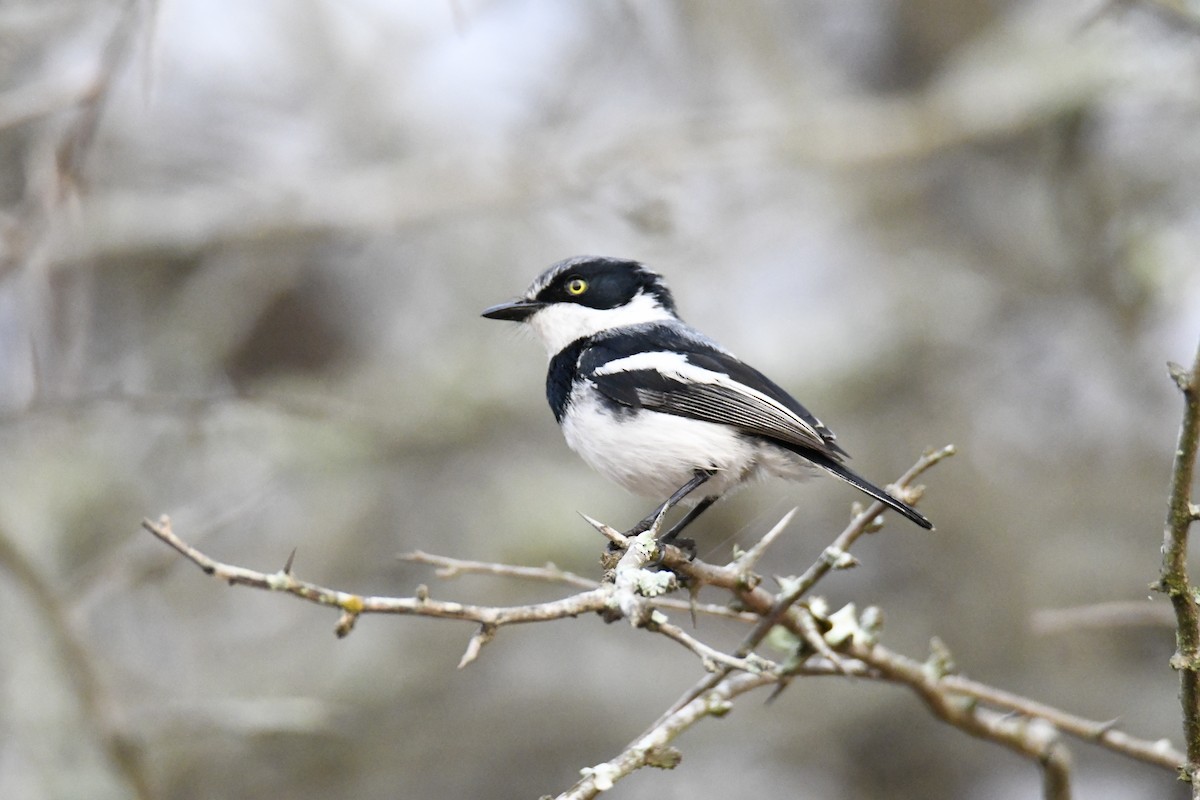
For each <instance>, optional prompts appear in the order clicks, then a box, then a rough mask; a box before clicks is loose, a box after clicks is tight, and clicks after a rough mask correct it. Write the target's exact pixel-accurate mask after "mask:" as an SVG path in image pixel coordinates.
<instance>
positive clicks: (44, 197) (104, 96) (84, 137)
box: [0, 0, 142, 276]
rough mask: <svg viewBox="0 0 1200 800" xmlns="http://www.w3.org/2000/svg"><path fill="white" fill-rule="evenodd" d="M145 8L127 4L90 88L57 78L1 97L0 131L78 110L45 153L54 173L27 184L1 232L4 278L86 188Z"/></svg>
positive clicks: (135, 1)
mask: <svg viewBox="0 0 1200 800" xmlns="http://www.w3.org/2000/svg"><path fill="white" fill-rule="evenodd" d="M141 5H142V2H141V0H126V2H125V6H124V8H123V9H122V10H121V12H120V15H119V17H118V19H117V22H116V24H115V25H114V26H113V29H112V31H111V32H110V33H109V35H108V38H107V40H106V41H105V43H104V47H103V49H102V50H101V52H100V54H99V57H98V59H97V62H96V68H95V72H94V73H93V75H92V77H91V79H90V80H88V81H87V82H86V83H83V84H79V85H70V86H64V85H62V83H61V82H60V81H58V79H57V78H54V79H48V80H47V81H45V82H42V83H35V84H32V85H29V86H26V87H23V88H22V89H17V90H10V91H9V92H8V93H6V94H5V95H4V96H3V97H0V127H4V126H10V125H16V124H19V123H22V122H25V121H27V120H30V119H34V118H37V117H40V116H43V115H48V114H51V113H54V112H56V111H59V110H64V109H67V108H70V107H71V106H75V107H76V112H75V116H74V118H73V119H71V121H70V122H69V123H68V124H67V125H66V127H65V129H64V130H62V132H61V134H59V133H58V132H57V130H55V131H54V134H55V135H57V136H58V138H57V140H55V141H50V142H46V143H45V145H44V147H45V150H47V151H48V152H52V153H53V160H54V163H53V170H52V171H49V170H46V171H42V172H38V173H36V174H35V175H32V176H30V177H29V178H28V179H27V180H26V182H25V192H24V196H23V198H22V201H21V209H20V211H19V212H18V215H17V217H18V218H17V219H16V220H15V221H13V222H12V223H11V224H9V225H7V226H5V229H4V230H3V231H2V233H3V235H4V237H5V242H4V244H5V246H4V247H3V248H0V276H3V275H4V274H5V273H6V272H8V271H10V270H12V269H15V268H16V267H17V266H19V265H20V264H21V263H23V262H24V261H25V260H26V259H27V258H29V256H30V255H31V254H32V253H35V252H38V251H39V248H40V245H41V244H42V240H43V237H44V236H45V234H46V231H47V230H48V229H49V228H50V222H51V216H50V215H51V212H52V211H54V210H55V209H57V208H58V207H59V206H60V205H61V203H62V202H63V201H64V200H65V199H67V198H68V197H71V196H72V195H73V194H75V192H76V191H77V190H78V188H79V186H80V185H81V184H82V182H83V173H84V167H85V164H86V161H87V157H88V154H89V153H90V152H91V149H92V144H93V142H94V141H95V138H96V131H97V129H98V128H99V125H100V120H101V118H102V116H103V114H104V110H105V108H106V106H107V103H108V98H109V95H110V93H111V92H112V88H113V85H114V84H115V82H116V78H117V75H118V74H119V72H120V70H121V67H122V66H123V65H124V64H125V62H126V59H127V58H128V56H129V53H130V52H131V51H132V49H133V41H134V38H135V36H136V34H137V32H138V30H139V23H140V22H141V20H142V13H141ZM51 81H53V82H51ZM45 138H50V137H49V136H47V137H45ZM52 260H53V259H52Z"/></svg>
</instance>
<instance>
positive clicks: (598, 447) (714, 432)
mask: <svg viewBox="0 0 1200 800" xmlns="http://www.w3.org/2000/svg"><path fill="white" fill-rule="evenodd" d="M562 430H563V435H564V436H565V437H566V440H567V445H568V446H569V447H570V448H571V449H572V450H574V451H575V452H576V453H578V454H579V455H580V457H581V458H583V460H584V461H586V462H587V463H588V465H589V466H591V467H592V468H593V469H595V470H596V471H597V472H599V473H601V474H602V475H604V476H605V477H607V478H608V479H610V480H612V481H614V482H616V483H617V484H619V485H620V486H623V487H624V488H625V489H627V490H629V491H630V492H633V493H634V494H638V495H643V496H646V497H652V498H654V499H657V500H665V499H666V498H667V497H668V496H670V494H671V493H672V492H674V491H675V490H676V489H678V488H679V487H680V486H682V485H683V484H685V483H687V481H688V480H690V479H691V477H692V475H693V474H694V473H695V471H696V470H698V469H711V470H717V474H716V475H715V476H713V478H711V479H710V480H709V482H708V483H706V484H705V485H704V486H703V487H702V488H701V489H699V490H698V491H697V492H696V494H695V497H694V498H692V499H699V498H701V497H704V496H706V495H715V494H723V493H724V492H726V491H727V490H729V489H730V488H732V487H734V486H736V485H737V484H739V483H742V482H744V481H747V480H750V479H752V478H754V477H757V476H758V475H759V474H770V475H780V476H783V477H788V478H793V479H795V478H800V477H803V476H804V475H806V474H807V472H808V470H807V469H806V468H805V467H804V462H803V461H802V459H800V458H799V457H797V456H795V455H793V454H792V453H790V452H788V451H786V450H784V449H783V448H780V447H776V446H774V445H769V444H763V443H760V442H759V441H757V440H755V439H753V438H751V437H745V436H742V435H740V434H738V433H737V432H736V431H735V430H734V429H732V428H730V427H729V426H726V425H718V424H715V423H711V422H702V421H700V420H694V419H688V418H686V417H680V416H675V415H673V414H663V413H659V412H654V411H644V410H639V411H636V412H635V411H634V410H632V409H631V410H629V411H624V410H614V409H611V408H610V407H608V406H606V405H605V404H604V403H602V401H601V400H600V398H599V396H598V393H597V391H596V390H595V388H594V387H593V386H592V385H591V384H590V383H586V384H584V385H582V386H578V387H576V388H575V390H574V391H573V392H572V394H571V403H570V405H569V406H568V407H567V413H566V416H565V417H563V420H562Z"/></svg>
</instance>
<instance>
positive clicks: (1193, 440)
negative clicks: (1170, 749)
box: [1157, 347, 1200, 797]
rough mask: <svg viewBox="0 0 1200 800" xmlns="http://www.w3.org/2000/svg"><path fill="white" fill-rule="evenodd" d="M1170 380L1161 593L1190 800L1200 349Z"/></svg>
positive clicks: (1194, 743)
mask: <svg viewBox="0 0 1200 800" xmlns="http://www.w3.org/2000/svg"><path fill="white" fill-rule="evenodd" d="M1168 368H1169V370H1170V373H1171V378H1172V379H1173V380H1174V381H1175V385H1176V386H1178V387H1179V391H1180V392H1182V393H1183V403H1184V407H1183V421H1182V422H1181V423H1180V426H1179V443H1178V445H1177V446H1176V448H1175V466H1174V468H1173V469H1172V470H1171V493H1170V500H1169V502H1168V506H1167V522H1166V529H1165V531H1164V533H1163V547H1162V576H1161V578H1160V579H1159V582H1158V584H1157V588H1158V590H1159V591H1161V592H1164V593H1165V594H1166V595H1167V596H1168V597H1169V598H1171V606H1172V607H1173V608H1174V610H1175V655H1173V656H1172V657H1171V667H1172V669H1175V670H1178V672H1179V702H1180V704H1181V705H1182V707H1183V735H1184V739H1185V746H1186V747H1187V764H1186V765H1185V766H1184V768H1183V777H1184V778H1185V779H1186V780H1188V781H1190V782H1191V784H1192V796H1193V797H1200V780H1197V778H1198V776H1200V605H1198V604H1197V601H1196V590H1195V587H1193V586H1192V584H1191V581H1190V579H1189V578H1188V568H1187V545H1188V531H1189V529H1190V528H1191V525H1192V523H1193V522H1195V521H1196V520H1197V519H1200V507H1197V506H1196V505H1195V504H1194V503H1192V499H1191V495H1192V479H1193V476H1194V474H1195V468H1196V450H1197V447H1200V347H1197V349H1196V356H1195V359H1194V361H1193V362H1192V369H1191V371H1190V372H1189V371H1188V370H1186V369H1184V368H1183V367H1181V366H1179V365H1178V364H1170V365H1168Z"/></svg>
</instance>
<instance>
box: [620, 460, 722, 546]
mask: <svg viewBox="0 0 1200 800" xmlns="http://www.w3.org/2000/svg"><path fill="white" fill-rule="evenodd" d="M715 474H716V471H715V470H711V469H698V470H696V471H695V472H694V473H692V477H691V480H689V481H688V482H687V483H685V484H684V485H683V486H680V487H679V488H678V489H676V490H675V493H674V494H672V495H671V496H670V497H668V498H667V500H666V502H664V503H663V504H662V505H660V506H659V507H658V508H656V509H654V510H653V511H651V512H650V514H649V516H647V517H646V518H645V519H643V520H642V521H641V522H639V523H638V524H637V525H634V526H633V527H632V528H630V529H629V530H627V531H625V535H626V536H637V535H638V534H639V533H645V532H646V531H648V530H650V528H651V526H653V525H654V523H655V522H656V521H657V520H658V518H659V517H661V516H662V515H663V514H665V513H667V511H669V510H671V509H672V508H674V507H675V505H676V504H677V503H679V501H680V500H682V499H683V498H685V497H687V496H688V495H689V494H691V493H692V492H693V491H695V490H696V488H698V487H699V486H700V485H702V484H703V483H704V482H705V481H707V480H708V479H709V478H711V477H712V476H713V475H715ZM707 499H708V498H705V500H707ZM714 499H715V498H714ZM700 505H701V506H703V508H700V511H703V510H704V509H705V508H708V506H710V505H712V503H711V502H709V503H705V502H703V501H701V504H700ZM698 508H699V506H698ZM699 515H700V512H699V511H696V509H692V510H691V511H690V512H688V515H687V516H686V517H684V520H686V522H685V521H684V520H681V524H680V525H676V526H675V528H679V530H683V528H682V525H685V524H687V522H691V521H692V520H693V519H695V518H696V517H698V516H699ZM675 528H672V529H671V532H670V533H668V534H667V535H668V536H670V535H671V533H675V534H678V533H679V530H676V529H675Z"/></svg>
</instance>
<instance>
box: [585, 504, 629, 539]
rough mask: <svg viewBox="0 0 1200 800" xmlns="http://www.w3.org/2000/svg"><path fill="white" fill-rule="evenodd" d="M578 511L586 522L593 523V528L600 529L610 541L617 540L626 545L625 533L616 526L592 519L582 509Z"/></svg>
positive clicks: (602, 534) (601, 533)
mask: <svg viewBox="0 0 1200 800" xmlns="http://www.w3.org/2000/svg"><path fill="white" fill-rule="evenodd" d="M576 513H578V514H579V516H581V517H583V521H584V522H586V523H587V524H588V525H591V526H592V527H593V528H595V529H596V530H597V531H599V532H600V535H601V536H603V537H605V538H606V539H608V540H609V541H612V542H616V543H617V544H619V545H621V546H624V545H625V543H626V537H625V534H623V533H621V532H620V531H618V530H617V529H616V528H613V527H610V526H609V525H606V524H605V523H603V522H601V521H599V520H596V519H592V518H591V517H589V516H588V515H587V514H584V513H583V512H582V511H579V512H576Z"/></svg>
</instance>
